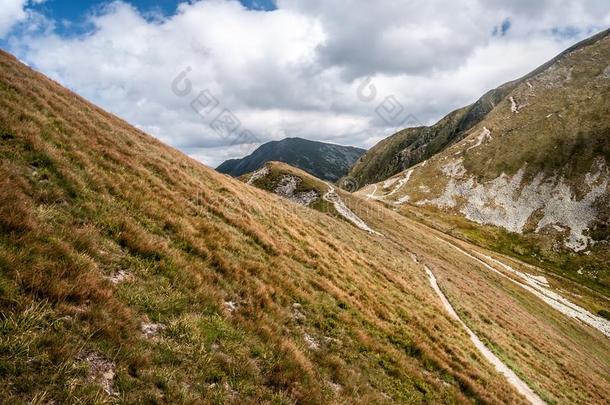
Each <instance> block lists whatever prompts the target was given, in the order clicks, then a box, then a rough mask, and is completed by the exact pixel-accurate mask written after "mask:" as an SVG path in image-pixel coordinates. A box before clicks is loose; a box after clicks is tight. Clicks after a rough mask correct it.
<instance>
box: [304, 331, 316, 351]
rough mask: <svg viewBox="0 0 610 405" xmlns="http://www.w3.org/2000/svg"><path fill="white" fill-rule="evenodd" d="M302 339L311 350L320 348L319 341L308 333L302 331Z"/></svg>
mask: <svg viewBox="0 0 610 405" xmlns="http://www.w3.org/2000/svg"><path fill="white" fill-rule="evenodd" d="M303 339H304V340H305V343H307V347H309V348H310V349H311V350H317V349H319V348H320V343H318V341H317V340H316V339H315V338H314V337H313V336H311V335H310V334H308V333H306V332H305V333H303Z"/></svg>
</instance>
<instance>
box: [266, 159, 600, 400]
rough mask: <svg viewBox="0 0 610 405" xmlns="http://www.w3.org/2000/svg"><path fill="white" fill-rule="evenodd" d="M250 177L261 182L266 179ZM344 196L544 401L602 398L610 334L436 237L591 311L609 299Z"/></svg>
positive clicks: (313, 182)
mask: <svg viewBox="0 0 610 405" xmlns="http://www.w3.org/2000/svg"><path fill="white" fill-rule="evenodd" d="M269 167H270V175H269V178H268V179H272V178H274V177H279V176H281V175H284V174H289V175H294V176H299V177H301V178H302V179H303V182H304V183H307V184H308V185H309V186H308V187H314V188H316V189H318V190H323V189H324V183H323V182H321V181H319V180H317V179H315V178H313V177H311V176H309V175H308V174H306V173H303V172H302V171H300V170H298V169H295V168H292V167H290V166H288V165H285V164H275V163H272V164H270V165H269ZM267 181H269V180H267ZM255 184H256V185H258V186H259V187H263V188H264V187H265V185H266V184H268V183H267V182H265V183H256V182H255ZM270 191H273V187H271V188H270ZM341 198H342V199H343V200H344V201H345V202H346V204H347V205H348V206H349V208H350V209H351V210H352V211H354V212H355V213H356V214H357V215H358V216H360V217H361V218H363V219H364V220H365V222H367V223H368V224H369V225H370V226H372V227H373V228H374V229H377V230H379V231H382V232H383V233H384V239H387V240H390V241H392V242H394V243H396V244H397V245H400V246H408V248H409V250H410V251H411V252H414V253H416V254H417V255H418V256H419V258H420V261H422V262H423V263H425V264H427V265H428V266H430V267H431V268H432V269H433V271H434V272H435V274H436V275H437V278H438V279H439V282H440V283H441V286H442V288H443V289H444V290H445V293H446V294H447V295H448V296H449V299H450V301H451V302H452V303H453V306H454V307H455V308H456V310H457V311H458V313H459V314H460V316H461V317H462V319H464V320H465V321H466V322H467V323H468V325H469V326H470V327H471V328H472V329H473V330H474V331H475V332H476V333H477V335H478V336H479V337H480V338H481V339H482V340H483V341H484V342H485V343H486V344H487V345H488V347H490V348H491V350H493V351H494V352H495V353H496V355H498V356H499V357H500V358H501V359H502V360H503V361H504V362H505V363H506V364H508V365H509V366H510V367H511V368H512V369H513V370H514V371H515V372H516V373H517V374H518V375H519V376H520V377H521V378H522V379H524V380H525V381H527V382H528V384H530V385H531V386H532V387H534V388H535V389H536V391H537V392H538V393H539V394H540V395H541V396H542V397H543V398H544V399H545V400H546V401H548V402H550V403H588V402H597V401H603V398H604V396H605V395H606V394H605V392H606V391H607V389H608V386H609V384H610V374H608V371H609V370H610V351H609V349H610V342H609V341H608V339H607V338H605V337H603V336H602V335H600V334H598V333H597V332H596V333H593V334H591V333H590V331H589V332H587V331H586V329H587V328H585V330H583V329H582V328H581V325H579V324H578V323H577V322H576V323H575V322H573V321H568V320H567V319H566V318H565V317H564V316H563V315H561V314H560V313H558V312H557V311H555V310H554V309H551V308H550V307H549V306H548V305H546V304H544V303H542V302H541V301H539V300H537V299H535V298H533V297H532V296H531V295H530V294H529V293H528V292H525V291H523V290H522V289H521V288H519V287H516V286H514V285H513V284H512V283H510V282H507V280H506V279H504V278H501V277H498V276H497V275H495V274H493V273H490V272H489V270H487V269H486V268H484V267H482V266H481V265H480V263H477V262H476V261H473V260H472V259H471V258H468V257H467V256H465V255H463V254H456V251H455V250H454V249H452V248H451V247H448V246H447V245H446V244H445V243H443V242H442V241H439V240H438V239H437V238H442V239H443V240H448V241H451V243H453V244H454V245H456V246H459V247H460V248H462V249H466V250H467V251H470V252H481V253H483V254H485V255H490V256H493V257H496V258H497V259H499V260H501V261H503V262H504V263H507V264H510V265H511V266H513V267H514V268H515V269H518V270H519V271H522V272H525V273H530V274H533V275H542V276H545V277H546V278H547V280H548V282H549V283H550V285H551V286H552V287H553V289H554V290H555V291H557V292H559V293H561V294H562V295H563V296H564V297H566V298H568V299H569V300H570V301H572V302H574V303H576V304H577V305H580V306H582V307H584V308H587V309H588V310H589V311H591V312H597V311H598V310H599V309H600V308H607V307H608V308H610V299H609V298H607V297H605V296H603V295H600V294H597V293H595V292H594V291H591V290H589V289H587V288H586V287H583V286H582V285H581V284H580V283H573V282H571V281H569V280H566V279H565V278H562V277H558V276H556V275H555V274H554V273H550V274H549V273H546V272H544V271H543V270H541V269H540V268H532V267H530V266H528V265H527V264H525V263H523V262H519V261H515V260H512V259H510V258H508V257H505V256H502V255H498V254H496V253H492V252H490V251H485V250H482V249H478V248H474V247H473V246H472V245H470V244H467V243H464V242H460V241H459V240H456V239H453V238H451V237H448V236H447V235H445V234H443V233H440V232H437V231H434V230H432V229H430V228H428V227H426V226H422V225H421V224H419V223H417V222H414V221H411V220H409V219H407V218H405V217H404V216H403V215H399V214H398V213H394V212H392V211H390V210H388V209H387V208H385V207H384V206H383V205H382V204H379V203H374V204H370V203H368V202H366V201H363V200H362V199H360V198H358V197H356V196H353V195H350V194H348V193H344V192H342V193H341ZM422 212H423V211H422ZM418 214H421V212H418ZM421 269H422V268H421V265H420V270H421ZM566 348H569V349H566ZM583 387H586V389H584V390H583Z"/></svg>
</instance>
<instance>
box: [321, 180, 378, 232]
mask: <svg viewBox="0 0 610 405" xmlns="http://www.w3.org/2000/svg"><path fill="white" fill-rule="evenodd" d="M326 185H327V186H328V191H327V192H326V194H324V196H322V198H323V199H324V200H325V201H328V202H330V203H332V204H333V205H334V207H335V210H337V212H338V213H339V215H341V216H342V217H343V218H345V219H347V220H348V221H350V222H351V223H353V224H354V225H356V226H357V227H358V228H360V229H362V230H363V231H367V232H369V233H372V234H375V235H378V236H383V235H381V234H380V233H379V232H377V231H375V230H373V229H372V228H371V227H370V226H368V225H367V224H366V222H364V221H363V220H362V219H360V217H359V216H358V215H356V214H354V213H353V212H352V211H351V210H350V209H349V208H347V206H346V205H345V203H344V202H343V200H342V199H341V197H339V194H337V192H336V191H335V188H334V187H333V186H331V185H330V184H328V183H326Z"/></svg>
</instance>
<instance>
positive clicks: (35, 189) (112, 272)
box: [0, 54, 609, 403]
mask: <svg viewBox="0 0 610 405" xmlns="http://www.w3.org/2000/svg"><path fill="white" fill-rule="evenodd" d="M0 95H1V97H0V138H1V141H0V156H1V165H0V179H2V180H1V181H2V183H1V184H2V187H1V188H0V213H1V214H2V215H1V217H0V227H1V229H2V233H1V236H0V292H1V293H0V312H1V316H0V376H1V378H2V381H3V384H2V386H1V387H0V401H2V402H13V403H15V402H21V401H23V402H27V401H39V402H45V401H55V402H60V403H77V402H79V403H81V402H107V401H108V402H113V401H114V402H127V403H131V402H151V403H238V402H239V403H255V402H273V403H329V402H331V403H383V402H401V403H416V402H417V403H421V402H433V403H434V402H436V403H438V402H445V403H467V402H486V403H523V402H524V399H523V398H521V397H520V396H518V394H517V393H516V392H515V391H514V390H513V389H512V387H511V386H509V385H508V384H507V382H506V381H505V380H504V378H503V377H502V376H500V375H498V374H497V373H496V372H495V371H494V370H493V368H492V366H491V365H489V364H488V363H487V362H486V361H485V360H484V359H482V358H481V357H480V355H479V354H478V352H477V351H476V349H475V348H474V347H473V346H472V345H471V344H470V341H469V340H468V337H467V335H466V334H465V333H464V332H463V331H462V330H461V329H460V327H459V325H457V324H456V323H455V322H453V321H452V320H450V318H449V317H448V316H446V315H445V314H444V312H443V311H442V308H441V307H440V304H439V303H438V302H437V298H436V296H435V295H434V293H433V292H432V290H430V288H429V285H428V281H427V279H426V276H425V274H424V273H423V271H422V269H421V267H420V266H419V265H415V264H414V263H413V262H412V261H411V259H410V256H409V253H410V251H411V250H413V251H416V252H417V253H418V254H420V255H421V256H422V257H426V259H427V260H430V261H431V265H434V266H435V268H438V269H439V272H440V273H441V275H440V276H439V277H440V279H441V286H442V287H443V288H447V289H448V291H449V292H448V294H449V295H450V297H452V298H454V299H455V296H456V294H457V293H454V292H453V290H451V288H454V287H449V286H447V287H446V286H445V285H446V284H447V285H448V281H447V279H448V277H452V274H457V273H452V272H459V270H460V266H461V264H462V263H461V262H460V260H461V259H459V258H456V255H455V253H451V252H448V251H444V250H440V247H439V246H440V245H439V243H438V242H437V241H436V239H434V237H432V236H431V233H430V232H431V231H429V230H427V229H425V228H422V227H421V226H420V225H415V224H413V223H411V222H409V221H408V220H406V219H405V218H402V217H400V216H398V215H395V214H393V213H391V212H390V211H384V212H385V213H384V215H378V214H374V213H376V212H377V213H378V212H379V210H378V209H377V208H375V207H374V206H369V208H367V209H366V210H364V211H365V212H364V213H360V215H362V216H363V217H364V216H365V215H366V213H367V212H369V213H373V214H371V215H369V216H368V217H366V218H365V219H366V220H367V221H369V222H370V224H371V226H372V227H373V228H375V229H380V230H382V232H383V233H384V234H386V236H387V237H386V238H381V237H374V236H371V235H368V234H366V233H364V232H362V231H360V230H359V229H357V228H355V227H353V226H351V225H350V224H349V223H347V222H345V221H342V220H340V219H336V218H332V217H329V216H327V215H324V214H322V213H318V212H315V211H313V210H308V209H306V208H301V207H295V206H294V205H293V204H291V203H289V202H286V201H282V200H281V199H279V198H277V197H275V196H272V195H270V194H268V193H266V192H264V191H261V190H257V189H255V188H253V187H248V186H245V185H244V184H243V183H241V182H239V181H236V180H233V179H230V178H228V177H226V176H223V175H220V174H218V173H216V172H214V171H212V170H211V169H209V168H207V167H205V166H203V165H201V164H199V163H197V162H195V161H193V160H191V159H189V158H188V157H186V156H184V155H183V154H181V153H180V152H178V151H175V150H173V149H171V148H169V147H167V146H165V145H163V144H161V143H160V142H158V141H156V140H154V139H153V138H151V137H149V136H148V135H146V134H144V133H142V132H140V131H138V130H137V129H134V128H133V127H131V126H129V125H128V124H126V123H125V122H123V121H121V120H119V119H117V118H116V117H114V116H112V115H110V114H108V113H105V112H104V111H102V110H100V109H99V108H97V107H95V106H93V105H91V104H90V103H88V102H86V101H84V100H83V99H81V98H80V97H78V96H76V95H74V94H73V93H71V92H69V91H68V90H66V89H64V88H62V87H61V86H59V85H57V84H56V83H54V82H52V81H50V80H48V79H47V78H45V77H43V76H42V75H40V74H37V73H35V72H33V71H31V70H30V69H28V68H27V67H25V66H23V65H22V64H20V63H19V62H18V61H17V60H16V59H14V58H12V57H11V56H9V55H6V54H0ZM344 198H346V201H347V202H348V204H352V205H353V204H356V203H357V204H361V202H360V200H356V199H354V198H353V197H350V196H347V195H345V196H344ZM362 204H363V205H362V206H364V207H366V206H368V204H367V203H362ZM439 252H442V253H441V254H440V255H439V254H438V253H439ZM462 260H463V259H462ZM470 265H471V266H472V264H470ZM121 272H123V273H126V274H128V276H129V277H126V278H124V279H122V281H121V282H118V283H117V284H113V283H112V282H111V281H110V280H109V278H110V277H113V276H115V277H116V276H117V275H120V274H123V273H121ZM473 272H476V269H475V270H473ZM474 277H475V275H473V278H474ZM476 277H484V276H482V275H480V274H479V275H477V276H476ZM474 279H476V278H474ZM492 287H493V286H492ZM492 287H490V289H491V288H492ZM455 288H462V287H460V286H459V285H457V284H456V287H455ZM493 288H495V287H493ZM506 289H507V290H510V288H509V287H506ZM490 291H494V290H493V289H491V290H490ZM510 293H511V294H513V295H514V294H516V293H515V292H514V291H512V290H510ZM487 296H488V295H487V294H486V295H485V296H484V297H482V298H485V299H487V298H486V297H487ZM511 296H512V295H509V297H507V298H506V299H507V300H510V299H512V298H510V297H511ZM507 302H512V301H507ZM524 303H525V304H524ZM461 305H463V306H464V308H469V306H470V305H472V301H471V300H470V298H469V299H467V300H465V301H464V303H463V304H461ZM515 305H526V306H529V305H532V306H533V307H534V308H535V309H536V310H537V309H540V308H539V307H540V306H541V304H540V303H538V302H537V301H536V300H533V299H532V298H531V297H524V298H523V300H522V302H521V301H519V302H517V303H515ZM233 307H234V308H233ZM458 308H459V309H460V310H462V307H460V306H458ZM520 311H524V310H523V309H520ZM547 313H548V311H544V310H541V311H540V314H539V315H536V316H537V317H538V318H537V319H540V320H539V322H540V331H541V337H540V339H542V335H543V333H542V332H545V333H546V332H547V330H546V328H549V329H550V331H551V332H552V334H551V335H550V336H555V335H557V336H559V337H562V336H563V337H564V338H565V335H566V334H568V333H569V334H572V333H578V334H579V335H578V336H580V337H582V339H589V340H592V341H593V340H594V341H595V343H596V344H599V345H600V346H599V348H597V349H595V350H596V351H597V352H603V353H608V351H607V349H608V343H607V341H605V340H600V339H599V337H598V336H597V335H596V334H595V333H594V332H593V331H590V330H588V329H586V328H583V327H582V326H579V325H577V324H575V323H574V322H572V321H567V320H562V323H561V325H559V324H558V322H555V323H553V322H551V321H549V319H550V318H548V317H547V315H546V314H547ZM492 315H493V314H490V315H489V317H492ZM525 315H527V314H526V313H524V315H523V316H525ZM552 315H554V314H552ZM551 318H552V317H551ZM145 321H146V322H155V323H159V324H161V325H163V326H165V328H164V329H162V330H160V332H159V334H158V336H156V337H154V338H145V337H144V336H143V334H142V333H141V331H140V327H141V324H142V322H145ZM563 321H565V322H563ZM467 322H468V323H469V324H470V325H472V326H473V329H476V330H481V331H482V332H484V333H486V334H487V335H488V336H490V337H494V338H495V337H496V336H498V339H500V337H501V336H500V332H499V331H500V330H501V328H502V327H505V326H506V327H509V326H510V328H513V327H514V330H513V329H510V328H509V330H511V332H512V334H511V335H510V338H504V339H508V340H506V342H508V343H510V345H511V346H510V347H505V346H504V345H503V343H504V342H505V341H504V340H502V341H501V342H500V343H502V345H500V344H498V349H497V350H498V351H499V352H501V353H500V355H501V356H505V357H510V356H513V351H512V349H511V348H512V347H513V346H515V347H518V345H519V344H520V343H519V342H520V337H521V335H520V334H521V333H522V332H523V331H522V330H521V329H519V328H518V327H517V326H518V325H517V326H514V325H512V326H511V325H508V326H507V325H503V324H501V323H499V322H498V324H495V323H494V326H493V328H491V327H490V329H489V330H487V329H482V328H483V326H481V327H479V326H478V324H475V322H477V320H476V319H473V320H470V319H469V318H467ZM551 332H549V333H551ZM312 342H314V343H315V344H313V345H312ZM549 347H550V349H549V351H548V352H545V353H546V354H547V355H549V357H550V356H551V355H553V356H558V357H557V359H558V360H557V361H561V362H565V363H564V364H566V366H571V365H572V363H571V362H572V361H583V364H584V363H586V359H587V358H588V356H590V355H592V353H593V351H592V350H593V349H592V348H590V347H588V346H582V347H580V346H579V348H578V350H577V351H575V353H574V354H573V355H571V356H567V357H566V356H564V354H563V353H559V352H557V350H556V349H557V348H556V345H555V344H553V345H550V346H549ZM523 350H524V351H523V352H521V351H520V352H519V353H525V354H530V353H532V355H536V356H538V354H537V353H536V352H534V349H533V348H532V347H531V345H526V349H523ZM91 353H94V354H95V355H96V356H98V357H99V358H102V359H105V361H107V362H109V363H111V364H112V365H113V367H114V370H115V375H114V378H113V379H112V381H111V386H112V389H113V395H108V394H106V393H104V392H103V391H102V388H101V385H100V381H99V379H96V378H95V377H94V376H92V374H91V369H92V366H91V364H88V363H87V362H86V361H84V360H83V359H85V358H87V354H91ZM89 357H92V356H89ZM93 357H95V356H93ZM514 357H515V363H516V364H517V367H519V368H522V369H523V374H524V375H525V376H526V377H527V378H528V380H529V379H531V380H532V381H535V382H536V384H538V385H539V386H540V387H541V388H540V389H541V392H548V393H550V394H549V397H551V395H552V396H553V397H556V398H576V397H575V396H574V395H572V393H571V392H568V393H566V394H565V395H562V394H561V392H563V391H564V390H568V391H569V390H572V388H573V387H574V385H575V384H576V383H574V384H572V385H565V386H564V384H563V382H564V380H563V378H564V375H563V374H560V375H558V376H557V377H554V378H548V379H542V378H539V377H540V376H539V374H537V373H536V370H533V369H530V368H529V367H527V364H522V363H521V357H520V356H514ZM536 359H538V357H536ZM538 360H540V362H541V363H540V364H542V365H545V364H547V363H545V362H548V361H550V360H549V359H548V358H547V359H544V358H540V359H538ZM602 361H603V359H602ZM602 366H603V367H602ZM541 367H543V366H541ZM600 370H605V371H606V375H608V365H607V363H606V364H605V366H604V365H600V366H599V367H598V368H596V369H592V370H590V371H589V370H582V369H579V372H582V374H579V375H575V376H574V377H573V378H574V381H576V382H581V381H591V385H590V387H591V388H592V392H591V393H590V394H589V398H592V399H595V398H600V397H601V396H602V395H603V394H604V392H606V393H607V392H608V386H609V385H608V383H607V381H605V382H604V380H603V379H601V380H600V377H599V375H598V372H599V371H600ZM566 387H567V388H566Z"/></svg>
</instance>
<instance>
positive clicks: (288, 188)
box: [274, 175, 320, 207]
mask: <svg viewBox="0 0 610 405" xmlns="http://www.w3.org/2000/svg"><path fill="white" fill-rule="evenodd" d="M301 181H302V180H301V179H300V178H299V177H296V176H291V175H284V176H282V178H281V179H280V181H279V183H278V185H277V187H276V188H275V190H274V192H275V194H277V195H279V196H280V197H283V198H286V199H287V200H290V201H292V202H295V203H297V204H300V205H304V206H306V207H307V206H309V204H311V203H312V202H314V201H316V200H317V199H318V198H320V194H319V193H318V192H317V191H315V190H309V191H304V192H296V189H297V187H298V186H299V184H300V183H301Z"/></svg>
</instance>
